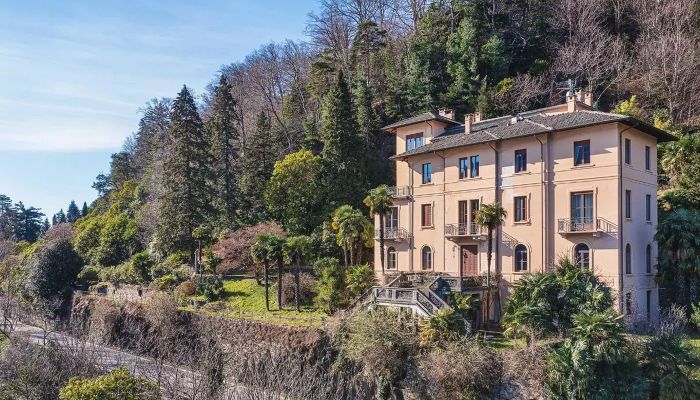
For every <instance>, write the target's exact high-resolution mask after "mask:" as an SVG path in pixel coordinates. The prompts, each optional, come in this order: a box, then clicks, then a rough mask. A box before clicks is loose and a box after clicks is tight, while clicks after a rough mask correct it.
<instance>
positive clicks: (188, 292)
mask: <svg viewBox="0 0 700 400" xmlns="http://www.w3.org/2000/svg"><path fill="white" fill-rule="evenodd" d="M196 290H197V286H196V285H195V284H194V282H192V281H184V282H182V283H181V284H179V285H178V286H177V288H175V291H176V292H179V293H181V294H183V295H185V296H192V295H194V294H195V291H196Z"/></svg>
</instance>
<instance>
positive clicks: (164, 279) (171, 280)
mask: <svg viewBox="0 0 700 400" xmlns="http://www.w3.org/2000/svg"><path fill="white" fill-rule="evenodd" d="M176 285H177V278H176V277H175V276H174V275H172V274H167V275H163V276H161V277H160V278H158V279H156V280H154V281H153V282H151V286H152V287H155V288H156V289H158V290H170V289H172V288H174V287H175V286H176Z"/></svg>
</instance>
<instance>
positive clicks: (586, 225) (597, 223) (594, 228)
mask: <svg viewBox="0 0 700 400" xmlns="http://www.w3.org/2000/svg"><path fill="white" fill-rule="evenodd" d="M557 231H558V232H559V234H561V235H568V234H576V233H581V234H591V235H592V236H593V237H599V236H600V235H601V234H602V233H612V232H617V225H615V224H613V223H612V222H610V221H608V220H607V219H605V218H580V219H572V218H559V219H558V220H557Z"/></svg>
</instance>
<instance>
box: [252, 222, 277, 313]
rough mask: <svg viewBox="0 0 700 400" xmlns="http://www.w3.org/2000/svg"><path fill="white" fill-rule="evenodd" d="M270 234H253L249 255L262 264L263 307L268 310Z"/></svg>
mask: <svg viewBox="0 0 700 400" xmlns="http://www.w3.org/2000/svg"><path fill="white" fill-rule="evenodd" d="M271 241H272V235H271V234H269V233H259V234H257V235H256V236H255V243H253V246H251V247H250V255H251V256H252V257H253V261H255V262H256V263H262V264H263V266H264V279H265V309H266V310H267V311H270V285H269V283H270V242H271Z"/></svg>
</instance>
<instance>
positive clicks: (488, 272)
mask: <svg viewBox="0 0 700 400" xmlns="http://www.w3.org/2000/svg"><path fill="white" fill-rule="evenodd" d="M492 251H493V229H491V228H489V234H488V244H487V247H486V326H487V327H488V325H489V320H490V318H491V252H492Z"/></svg>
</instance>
